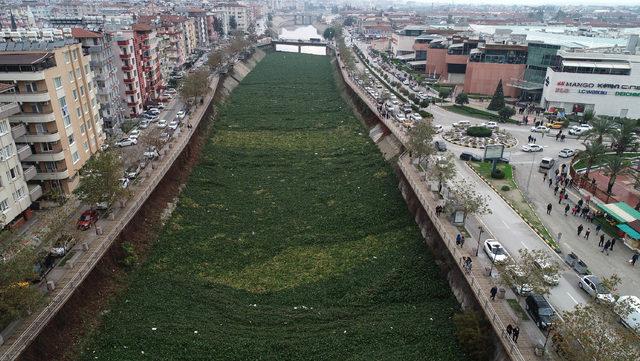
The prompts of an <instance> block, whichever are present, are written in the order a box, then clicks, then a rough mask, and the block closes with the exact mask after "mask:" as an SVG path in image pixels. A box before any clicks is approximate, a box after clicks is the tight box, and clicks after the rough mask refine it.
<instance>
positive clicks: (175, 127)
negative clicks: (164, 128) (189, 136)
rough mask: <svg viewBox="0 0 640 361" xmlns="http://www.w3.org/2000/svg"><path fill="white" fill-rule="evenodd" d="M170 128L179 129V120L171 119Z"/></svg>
mask: <svg viewBox="0 0 640 361" xmlns="http://www.w3.org/2000/svg"><path fill="white" fill-rule="evenodd" d="M169 129H172V130H176V129H178V122H176V121H175V120H172V121H170V122H169Z"/></svg>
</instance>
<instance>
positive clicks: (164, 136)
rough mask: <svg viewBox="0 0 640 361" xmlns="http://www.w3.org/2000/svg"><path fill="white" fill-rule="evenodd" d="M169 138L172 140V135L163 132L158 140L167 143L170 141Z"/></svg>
mask: <svg viewBox="0 0 640 361" xmlns="http://www.w3.org/2000/svg"><path fill="white" fill-rule="evenodd" d="M169 138H171V134H169V132H166V131H164V132H162V133H160V136H159V137H158V139H160V141H163V142H166V141H167V140H169Z"/></svg>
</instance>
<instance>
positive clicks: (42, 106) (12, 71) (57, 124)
mask: <svg viewBox="0 0 640 361" xmlns="http://www.w3.org/2000/svg"><path fill="white" fill-rule="evenodd" d="M89 61H90V57H89V55H88V53H87V52H85V51H83V49H82V46H81V44H79V43H77V42H76V41H75V40H73V39H65V40H63V41H57V42H36V43H34V42H22V43H11V44H10V45H9V44H7V46H5V47H3V48H2V49H1V50H0V82H4V83H9V84H14V86H15V88H14V90H13V91H12V94H10V95H2V96H4V97H13V99H15V100H16V101H17V102H18V103H19V104H20V113H18V114H15V115H12V116H10V117H9V121H10V122H11V124H12V126H13V127H14V128H15V130H16V132H15V133H14V136H16V138H15V141H16V145H17V147H18V151H19V150H21V149H22V148H23V147H24V145H28V146H29V147H30V149H31V153H32V154H31V155H30V156H28V157H26V158H25V159H24V161H23V162H22V164H23V167H24V168H27V169H31V168H30V167H31V166H34V167H35V169H36V174H35V176H34V177H33V178H32V180H33V181H36V182H39V184H40V185H41V186H42V188H43V189H44V190H45V192H46V191H54V192H55V191H59V192H62V193H66V194H69V193H70V192H72V191H73V190H74V189H75V188H76V187H77V185H78V182H79V180H80V177H79V176H78V171H79V170H80V168H82V166H83V165H84V164H85V163H86V162H87V160H89V158H90V157H91V156H92V155H93V154H95V153H96V152H97V151H99V150H100V147H101V146H102V144H103V142H104V133H103V131H102V121H101V119H100V113H99V105H98V99H97V96H96V87H95V86H94V80H93V73H92V72H91V69H90V67H89ZM2 96H0V98H1V97H2ZM19 129H22V130H20V133H22V134H18V130H19Z"/></svg>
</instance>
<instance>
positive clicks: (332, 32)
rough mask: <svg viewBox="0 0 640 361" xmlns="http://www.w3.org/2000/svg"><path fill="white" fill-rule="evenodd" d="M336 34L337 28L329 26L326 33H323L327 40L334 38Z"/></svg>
mask: <svg viewBox="0 0 640 361" xmlns="http://www.w3.org/2000/svg"><path fill="white" fill-rule="evenodd" d="M335 34H336V29H334V28H332V27H328V28H326V29H324V33H322V36H323V37H324V38H325V39H327V40H331V39H333V37H334V36H335Z"/></svg>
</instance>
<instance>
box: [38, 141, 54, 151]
mask: <svg viewBox="0 0 640 361" xmlns="http://www.w3.org/2000/svg"><path fill="white" fill-rule="evenodd" d="M54 146H55V143H51V142H49V143H40V149H41V150H42V152H51V151H53V147H54Z"/></svg>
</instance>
